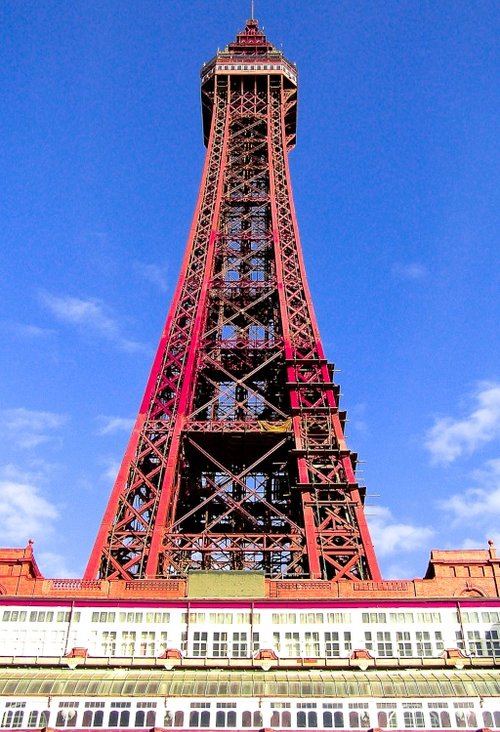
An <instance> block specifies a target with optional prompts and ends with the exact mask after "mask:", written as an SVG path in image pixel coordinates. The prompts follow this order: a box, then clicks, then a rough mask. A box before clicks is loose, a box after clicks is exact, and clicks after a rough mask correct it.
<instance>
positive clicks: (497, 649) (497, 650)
mask: <svg viewBox="0 0 500 732" xmlns="http://www.w3.org/2000/svg"><path fill="white" fill-rule="evenodd" d="M491 614H493V613H491ZM485 637H486V652H487V653H488V655H489V656H500V633H499V631H498V630H487V631H486V634H485Z"/></svg>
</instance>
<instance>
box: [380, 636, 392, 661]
mask: <svg viewBox="0 0 500 732" xmlns="http://www.w3.org/2000/svg"><path fill="white" fill-rule="evenodd" d="M377 653H378V655H379V656H381V657H382V658H388V657H389V656H392V655H393V653H392V640H391V634H390V633H387V632H385V631H384V632H381V631H379V632H378V633H377Z"/></svg>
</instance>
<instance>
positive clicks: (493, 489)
mask: <svg viewBox="0 0 500 732" xmlns="http://www.w3.org/2000/svg"><path fill="white" fill-rule="evenodd" d="M472 478H473V481H474V482H475V483H476V485H475V486H473V487H471V488H467V489H466V490H465V491H463V492H461V493H455V494H453V495H452V496H450V498H447V499H445V500H442V501H438V506H439V507H440V508H441V509H442V510H443V511H446V512H447V513H448V514H449V516H450V519H451V521H452V523H453V524H454V525H455V526H456V525H461V524H465V525H467V524H469V525H472V526H477V523H478V519H480V520H481V526H483V527H484V528H486V527H487V524H488V523H490V522H493V526H492V530H493V533H496V534H498V529H497V528H496V526H497V523H498V519H499V518H500V458H496V459H495V460H489V461H488V462H487V463H486V467H485V468H483V469H482V470H476V471H474V473H473V474H472ZM488 538H490V537H489V536H488ZM491 538H495V537H491ZM470 541H471V542H472V541H473V539H470Z"/></svg>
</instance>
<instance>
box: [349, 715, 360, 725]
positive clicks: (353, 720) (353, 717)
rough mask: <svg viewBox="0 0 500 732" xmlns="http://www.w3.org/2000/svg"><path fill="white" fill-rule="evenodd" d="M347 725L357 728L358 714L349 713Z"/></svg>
mask: <svg viewBox="0 0 500 732" xmlns="http://www.w3.org/2000/svg"><path fill="white" fill-rule="evenodd" d="M349 725H350V726H351V727H359V714H358V713H357V712H349Z"/></svg>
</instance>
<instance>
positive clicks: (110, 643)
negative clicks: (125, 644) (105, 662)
mask: <svg viewBox="0 0 500 732" xmlns="http://www.w3.org/2000/svg"><path fill="white" fill-rule="evenodd" d="M101 648H102V654H103V656H114V655H116V632H115V631H114V630H103V632H102V633H101Z"/></svg>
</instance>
